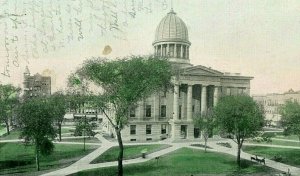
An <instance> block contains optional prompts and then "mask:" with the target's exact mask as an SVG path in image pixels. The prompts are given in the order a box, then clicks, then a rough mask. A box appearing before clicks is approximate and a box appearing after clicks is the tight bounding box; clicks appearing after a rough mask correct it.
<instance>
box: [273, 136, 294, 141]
mask: <svg viewBox="0 0 300 176" xmlns="http://www.w3.org/2000/svg"><path fill="white" fill-rule="evenodd" d="M275 138H278V139H288V140H296V141H299V138H298V136H296V135H290V136H283V135H277V136H276V137H275Z"/></svg>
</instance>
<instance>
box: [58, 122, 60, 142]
mask: <svg viewBox="0 0 300 176" xmlns="http://www.w3.org/2000/svg"><path fill="white" fill-rule="evenodd" d="M58 135H59V141H61V123H58Z"/></svg>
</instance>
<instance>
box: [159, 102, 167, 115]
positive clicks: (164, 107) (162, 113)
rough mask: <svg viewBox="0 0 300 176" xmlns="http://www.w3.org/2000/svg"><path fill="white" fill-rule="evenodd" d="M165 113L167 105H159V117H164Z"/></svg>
mask: <svg viewBox="0 0 300 176" xmlns="http://www.w3.org/2000/svg"><path fill="white" fill-rule="evenodd" d="M166 114H167V106H166V105H161V106H160V117H166Z"/></svg>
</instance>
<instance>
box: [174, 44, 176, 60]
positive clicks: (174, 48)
mask: <svg viewBox="0 0 300 176" xmlns="http://www.w3.org/2000/svg"><path fill="white" fill-rule="evenodd" d="M174 57H175V58H177V45H176V43H175V44H174Z"/></svg>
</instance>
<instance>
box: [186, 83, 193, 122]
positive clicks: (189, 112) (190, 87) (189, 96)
mask: <svg viewBox="0 0 300 176" xmlns="http://www.w3.org/2000/svg"><path fill="white" fill-rule="evenodd" d="M192 94H193V85H188V91H187V110H186V113H187V115H186V116H187V120H188V121H192V120H193V117H192V113H193V112H192V106H193V105H192V98H193V96H192Z"/></svg>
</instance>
